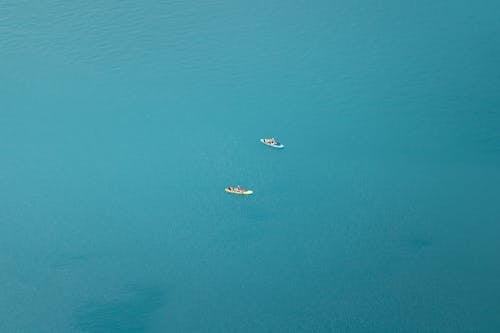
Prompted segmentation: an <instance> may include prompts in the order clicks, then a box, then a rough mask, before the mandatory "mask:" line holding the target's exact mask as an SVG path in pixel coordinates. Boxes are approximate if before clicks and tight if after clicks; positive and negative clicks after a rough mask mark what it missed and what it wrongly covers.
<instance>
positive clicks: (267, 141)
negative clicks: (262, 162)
mask: <svg viewBox="0 0 500 333" xmlns="http://www.w3.org/2000/svg"><path fill="white" fill-rule="evenodd" d="M264 141H265V142H266V143H269V144H271V145H275V144H276V140H275V139H274V138H270V139H265V140H264Z"/></svg>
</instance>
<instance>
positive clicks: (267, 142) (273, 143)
mask: <svg viewBox="0 0 500 333" xmlns="http://www.w3.org/2000/svg"><path fill="white" fill-rule="evenodd" d="M260 142H262V143H263V144H265V145H266V146H269V147H273V148H283V147H285V145H283V144H281V143H279V142H278V141H276V140H275V139H274V138H271V139H260Z"/></svg>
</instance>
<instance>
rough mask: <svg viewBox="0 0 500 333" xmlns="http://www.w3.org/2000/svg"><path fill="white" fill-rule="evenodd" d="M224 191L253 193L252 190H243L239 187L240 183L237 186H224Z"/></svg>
mask: <svg viewBox="0 0 500 333" xmlns="http://www.w3.org/2000/svg"><path fill="white" fill-rule="evenodd" d="M225 191H226V192H227V193H233V194H246V195H248V194H252V193H253V191H252V190H245V189H243V188H241V187H240V185H238V186H228V187H226V189H225Z"/></svg>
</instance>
